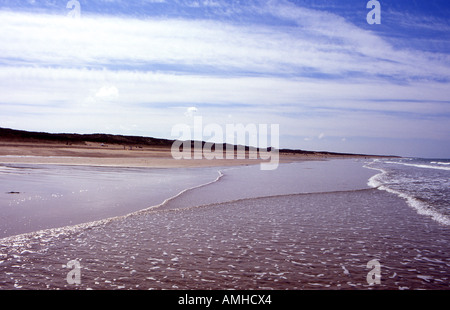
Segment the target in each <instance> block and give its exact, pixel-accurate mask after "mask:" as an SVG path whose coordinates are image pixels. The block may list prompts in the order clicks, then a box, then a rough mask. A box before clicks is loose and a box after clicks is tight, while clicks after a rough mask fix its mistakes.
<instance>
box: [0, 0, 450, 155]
mask: <svg viewBox="0 0 450 310" xmlns="http://www.w3.org/2000/svg"><path fill="white" fill-rule="evenodd" d="M367 2H368V1H365V0H348V1H344V0H334V1H332V0H319V1H312V0H292V1H288V0H279V1H269V0H253V1H221V0H165V1H164V0H140V1H125V0H123V1H121V0H86V1H84V0H80V1H79V3H80V18H79V19H73V18H69V17H68V16H67V14H68V13H69V11H70V9H67V8H66V4H67V3H68V1H65V0H47V1H45V0H28V1H5V0H0V42H1V44H0V127H8V128H15V129H24V130H33V131H48V132H76V133H93V132H105V133H112V134H126V135H144V136H154V137H161V138H176V137H173V136H171V129H172V128H173V127H174V126H175V125H176V124H180V123H186V124H191V123H192V119H193V115H199V116H202V117H203V123H204V124H208V123H215V124H220V125H222V126H223V128H225V125H226V124H229V123H232V124H239V123H242V124H249V123H253V124H279V125H280V146H281V147H287V148H295V149H306V150H328V151H336V152H355V153H366V154H393V155H403V156H418V157H434V158H444V157H445V158H450V137H449V132H450V87H449V86H450V84H449V82H450V21H449V18H448V16H450V2H449V1H447V0H445V1H444V0H430V1H418V0H417V1H414V0H409V1H403V0H380V1H379V2H380V3H381V24H374V25H369V24H368V23H367V21H366V15H367V14H368V13H369V11H370V9H367V8H366V4H367Z"/></svg>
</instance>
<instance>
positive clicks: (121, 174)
mask: <svg viewBox="0 0 450 310" xmlns="http://www.w3.org/2000/svg"><path fill="white" fill-rule="evenodd" d="M449 170H450V160H447V159H419V158H376V159H373V158H361V159H324V160H308V161H302V162H293V163H283V164H280V166H279V167H278V169H276V170H273V171H263V170H260V169H259V165H248V166H236V167H208V168H176V169H170V168H167V169H155V168H119V167H95V166H62V165H37V164H36V165H34V164H33V165H32V164H1V165H0V289H8V290H9V289H14V290H16V289H17V290H21V289H22V290H30V289H32V290H61V289H62V290H91V289H92V290H217V289H227V290H228V289H232V290H234V289H238V290H305V289H308V290H309V289H313V290H337V289H342V290H353V289H361V290H377V289H381V290H383V289H389V290H391V289H395V290H415V289H430V290H447V289H449V288H450V285H449V283H450V282H449V278H450V256H449V253H450V190H449V182H450V181H449V176H450V171H449Z"/></svg>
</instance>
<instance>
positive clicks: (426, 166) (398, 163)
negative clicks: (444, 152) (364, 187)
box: [385, 161, 450, 170]
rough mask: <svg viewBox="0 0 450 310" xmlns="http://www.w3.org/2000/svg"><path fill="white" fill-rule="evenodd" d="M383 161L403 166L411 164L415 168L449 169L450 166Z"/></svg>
mask: <svg viewBox="0 0 450 310" xmlns="http://www.w3.org/2000/svg"><path fill="white" fill-rule="evenodd" d="M385 163H387V164H396V165H403V166H411V167H417V168H427V169H439V170H450V167H441V166H432V165H425V164H407V163H400V162H394V161H386V162H385ZM444 164H447V163H444Z"/></svg>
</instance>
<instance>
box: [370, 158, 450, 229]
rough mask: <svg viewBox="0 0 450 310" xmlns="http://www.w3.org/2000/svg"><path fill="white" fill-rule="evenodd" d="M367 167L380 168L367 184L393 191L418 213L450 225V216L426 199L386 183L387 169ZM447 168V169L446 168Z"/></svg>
mask: <svg viewBox="0 0 450 310" xmlns="http://www.w3.org/2000/svg"><path fill="white" fill-rule="evenodd" d="M385 163H393V164H399V163H396V162H385ZM403 165H407V166H417V165H412V164H403ZM364 167H365V168H368V169H373V170H378V171H380V173H378V174H376V175H374V176H372V177H371V178H370V179H369V180H368V182H367V185H368V186H370V187H373V188H377V189H379V190H384V191H386V192H389V193H392V194H395V195H397V196H398V197H400V198H402V199H404V200H406V203H407V204H408V205H409V206H410V207H412V208H413V209H414V210H416V211H417V213H418V214H420V215H425V216H429V217H431V218H432V219H433V220H435V221H436V222H438V223H440V224H443V225H446V226H450V218H449V217H448V216H446V215H444V214H441V213H439V212H438V211H436V210H435V209H434V208H433V207H432V206H430V205H429V204H427V203H426V202H425V201H421V200H419V199H417V198H415V197H413V196H411V195H409V194H407V193H406V192H402V191H399V190H396V189H393V188H391V187H389V185H388V184H386V182H385V181H384V179H385V177H386V175H387V173H388V172H387V171H386V170H384V169H381V168H375V167H371V166H369V165H365V166H364ZM446 170H447V169H446Z"/></svg>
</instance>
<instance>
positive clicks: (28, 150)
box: [0, 141, 386, 168]
mask: <svg viewBox="0 0 450 310" xmlns="http://www.w3.org/2000/svg"><path fill="white" fill-rule="evenodd" d="M250 153H251V152H249V151H247V152H246V153H245V154H246V155H245V158H244V159H238V158H237V156H234V158H233V159H225V158H224V159H206V158H203V159H174V158H173V157H172V154H171V148H170V147H166V146H154V147H152V146H137V147H125V146H124V145H118V144H112V145H105V144H103V143H95V142H86V144H85V145H66V144H62V143H42V142H40V143H29V142H5V141H0V164H51V165H75V166H105V167H130V168H139V167H142V168H145V167H147V168H190V167H192V168H193V167H221V166H245V165H257V164H261V163H264V162H266V163H268V162H269V160H263V159H261V158H257V159H250V158H249V154H250ZM278 156H279V163H280V164H281V163H290V162H297V161H310V160H326V159H340V158H341V159H348V158H365V159H368V158H381V157H383V158H385V157H386V156H377V155H347V154H342V155H341V154H327V153H320V152H317V153H312V154H311V153H310V154H300V153H287V152H283V151H280V152H279V153H278Z"/></svg>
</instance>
